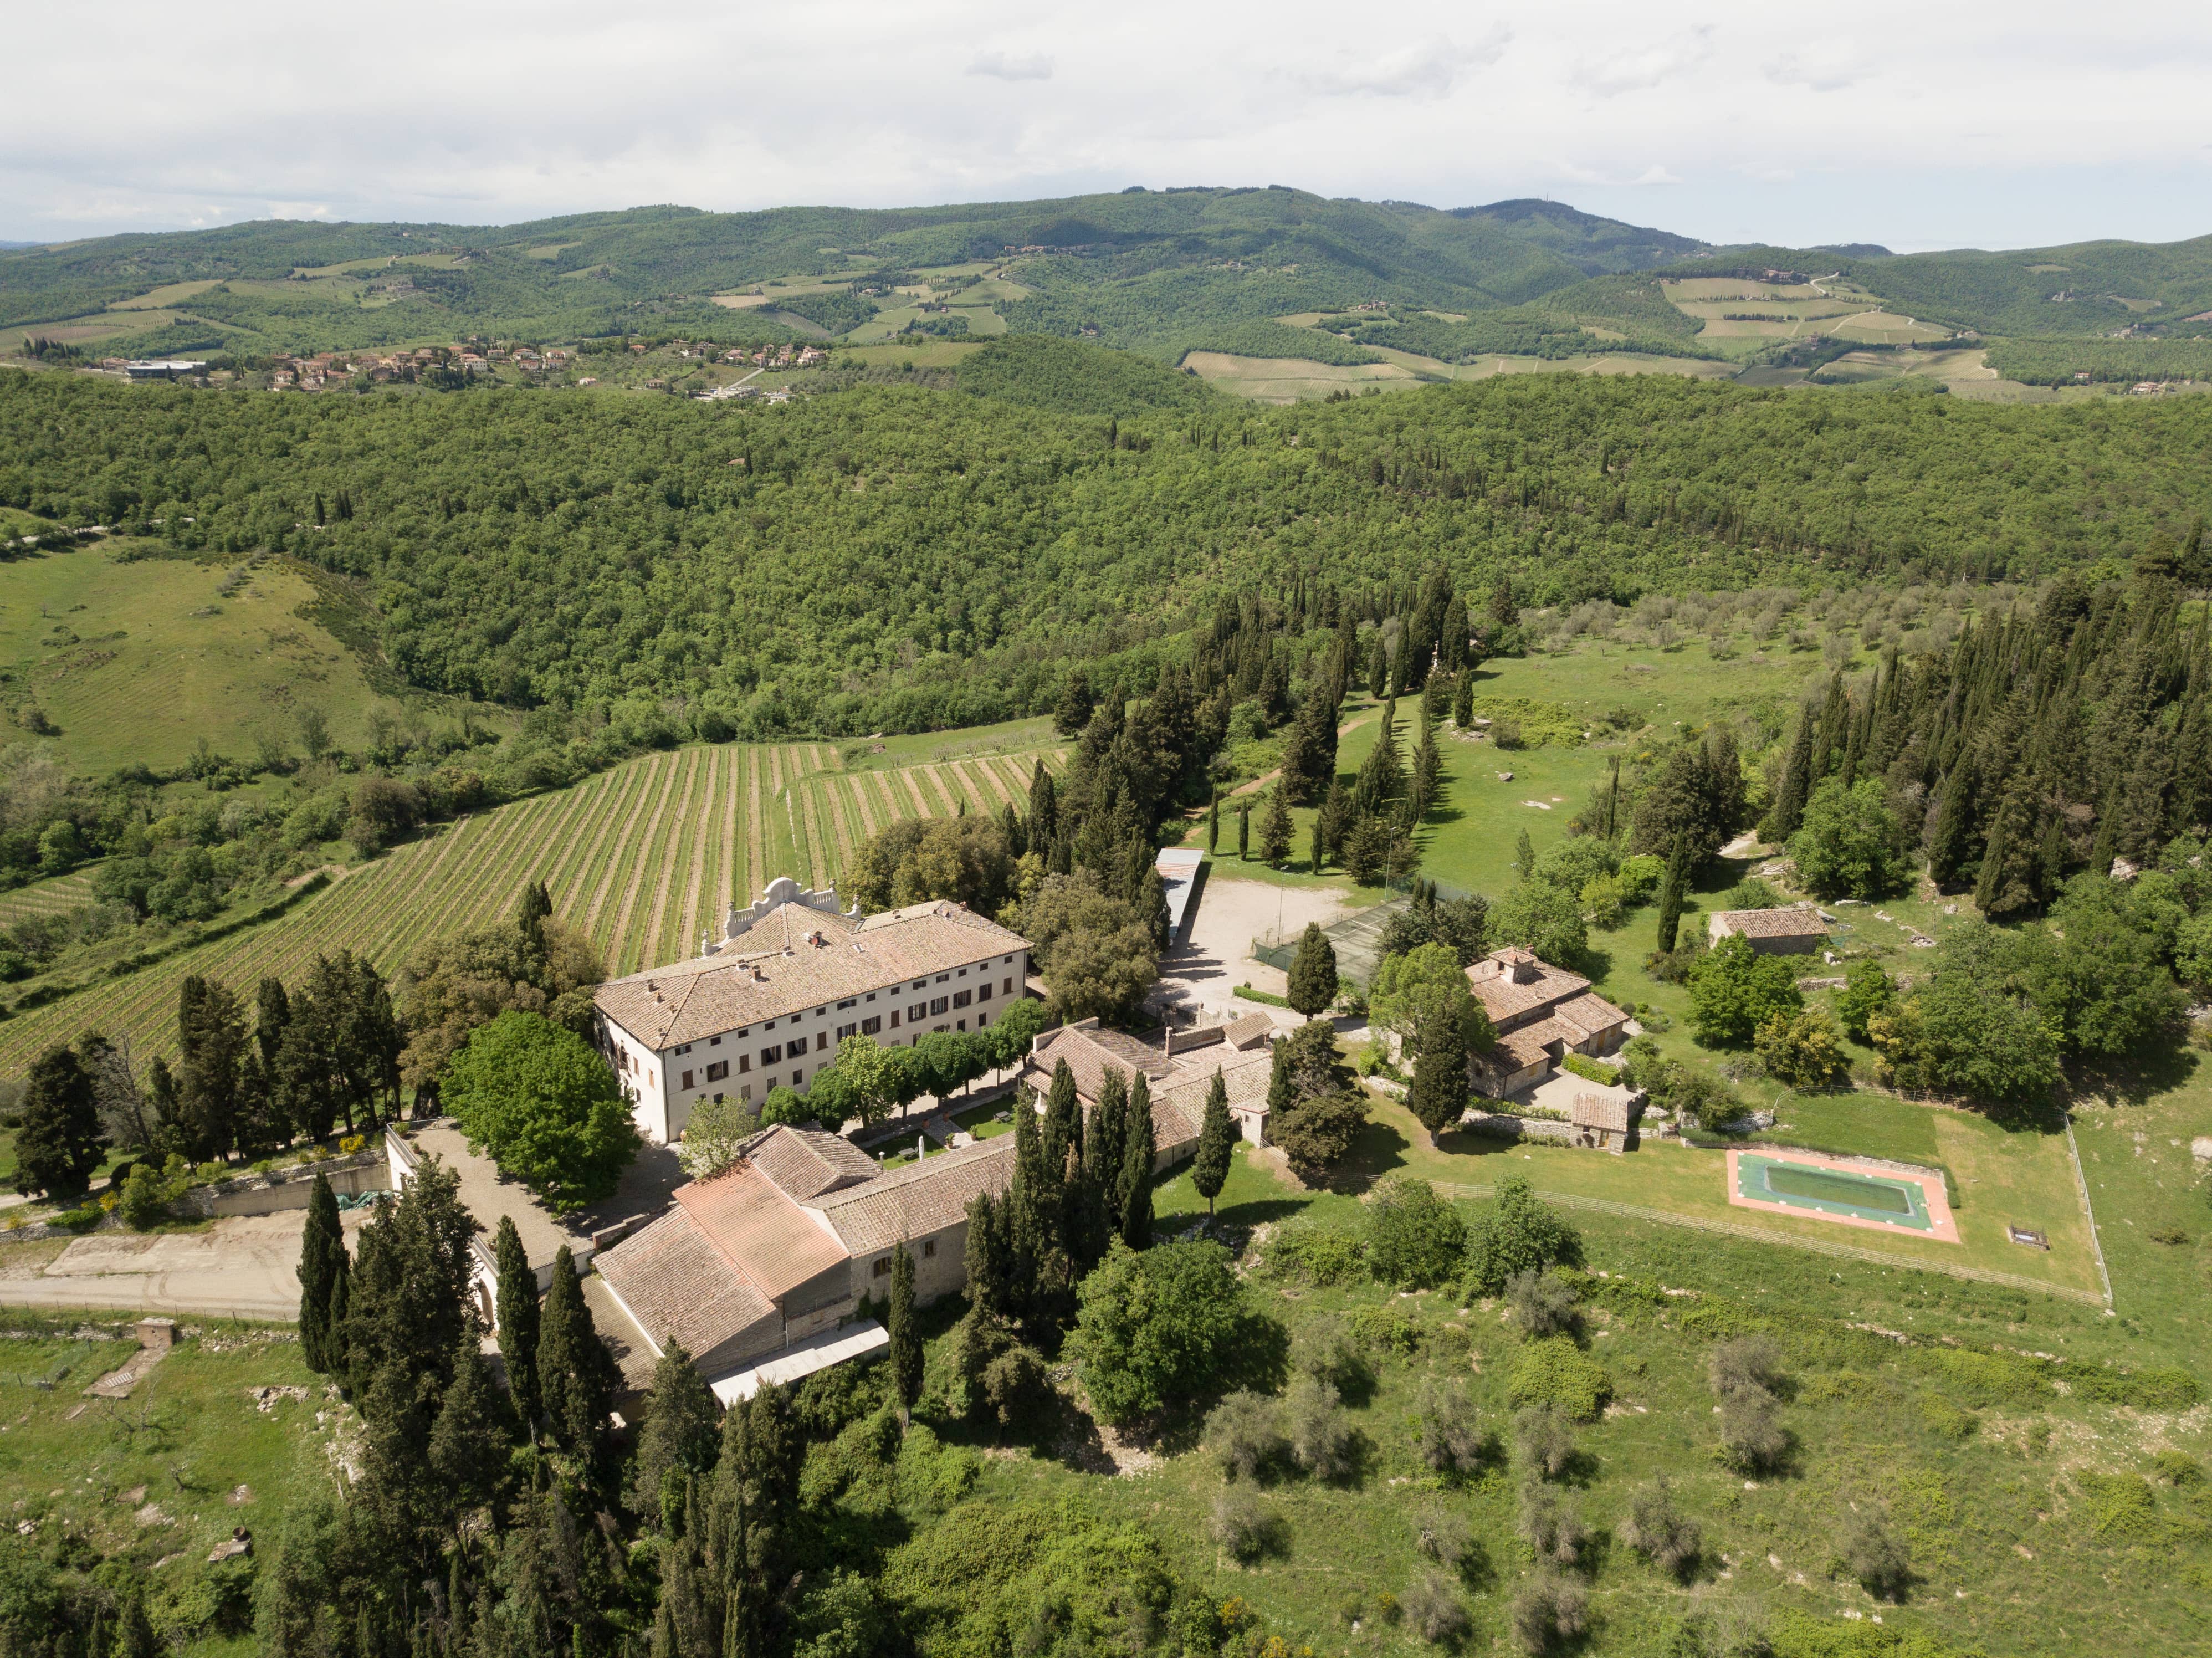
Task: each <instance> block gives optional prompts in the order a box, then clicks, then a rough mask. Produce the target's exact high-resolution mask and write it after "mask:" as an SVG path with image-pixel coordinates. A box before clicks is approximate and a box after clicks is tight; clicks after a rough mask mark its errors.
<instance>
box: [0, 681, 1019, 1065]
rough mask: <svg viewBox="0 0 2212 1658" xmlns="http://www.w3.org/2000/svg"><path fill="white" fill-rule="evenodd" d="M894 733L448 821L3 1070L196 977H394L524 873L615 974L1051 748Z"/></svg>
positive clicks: (645, 771)
mask: <svg viewBox="0 0 2212 1658" xmlns="http://www.w3.org/2000/svg"><path fill="white" fill-rule="evenodd" d="M1040 723H1042V722H1024V725H1023V726H1017V727H1011V728H1009V727H1000V728H996V729H997V730H999V731H1001V732H1016V733H1026V732H1031V731H1034V729H1035V728H1036V726H1037V725H1038V724H1040ZM990 741H991V739H990V738H989V737H988V736H987V734H986V733H983V732H962V733H957V734H955V735H954V736H953V737H952V738H951V739H949V740H947V739H938V740H937V742H938V745H937V746H936V747H934V748H933V747H932V746H930V744H931V739H927V738H919V739H902V754H901V756H900V759H899V761H898V762H896V763H892V764H889V765H885V766H883V767H879V768H873V769H862V770H858V771H853V772H848V771H846V770H845V769H844V768H843V767H842V763H841V760H842V756H840V755H839V753H838V751H837V750H836V746H835V745H834V744H827V743H794V744H781V745H778V746H768V747H756V746H750V745H747V744H724V745H719V746H708V745H700V746H694V747H690V748H684V749H677V750H669V751H667V752H665V753H659V754H653V755H648V756H645V757H643V758H641V759H638V760H634V761H631V762H629V763H627V764H625V765H623V766H621V767H618V768H616V769H614V770H612V771H610V772H606V773H604V774H601V775H599V776H598V777H594V778H592V779H590V780H586V781H585V782H583V783H580V784H579V785H577V786H575V787H574V788H571V789H566V790H562V791H560V792H558V793H552V794H545V795H540V796H538V797H537V798H536V799H530V800H525V801H520V802H518V803H516V804H515V805H510V806H504V807H501V808H499V809H498V810H495V811H488V812H483V813H481V814H478V815H477V816H476V817H467V818H464V819H462V820H460V821H459V822H457V823H452V824H448V825H445V826H443V827H442V828H441V829H438V830H437V831H435V832H434V833H431V834H428V835H424V836H423V837H422V839H420V840H417V841H411V842H409V843H408V844H406V845H404V846H402V847H398V848H396V849H395V850H393V851H392V852H391V853H388V854H386V856H384V857H382V858H380V859H376V860H375V861H374V862H372V863H369V864H367V865H362V866H360V867H358V868H356V870H354V871H353V872H351V873H349V874H348V875H347V876H346V877H345V878H343V879H342V880H340V881H338V882H337V883H336V884H334V885H333V886H332V887H331V888H330V890H327V891H325V892H324V893H321V894H319V896H316V897H314V898H312V899H310V900H308V901H307V902H305V903H303V904H301V906H300V907H299V908H296V909H295V910H293V911H291V912H289V914H286V915H284V916H283V917H282V918H281V919H279V920H276V921H272V922H270V923H268V924H266V925H264V926H259V927H255V928H252V929H249V930H248V931H246V932H241V933H238V934H235V935H234V936H233V937H231V938H225V939H221V940H218V941H216V942H215V943H213V944H208V945H206V946H204V947H203V948H201V949H198V950H188V951H185V953H183V954H181V955H179V956H176V957H172V958H170V959H169V960H167V961H165V962H162V963H157V964H156V965H155V966H153V967H149V968H147V969H143V970H141V971H140V972H137V973H135V974H132V975H130V976H128V977H126V978H123V979H119V980H117V981H113V982H112V983H108V984H104V985H100V986H98V987H94V988H92V989H89V990H86V991H82V992H80V993H77V994H76V995H74V996H70V997H67V998H65V999H63V1000H61V1001H58V1002H56V1003H53V1004H52V1005H49V1006H46V1007H44V1008H39V1009H35V1010H33V1011H29V1012H27V1013H24V1014H22V1015H21V1016H20V1017H16V1018H14V1019H10V1020H9V1021H7V1022H6V1023H4V1024H0V1075H17V1074H20V1073H21V1071H22V1070H23V1068H24V1067H25V1066H27V1064H28V1062H29V1060H30V1059H31V1058H32V1057H33V1055H34V1054H37V1053H38V1052H39V1051H40V1049H42V1048H45V1047H46V1045H47V1044H48V1043H51V1042H58V1041H69V1040H73V1039H74V1038H75V1037H76V1035H77V1034H78V1033H79V1032H80V1031H83V1030H87V1029H98V1030H100V1031H103V1032H105V1033H106V1035H109V1036H111V1037H115V1036H128V1037H129V1038H130V1040H131V1045H132V1047H133V1049H134V1050H135V1051H136V1052H137V1054H139V1055H140V1056H141V1058H142V1060H143V1059H149V1058H151V1057H152V1056H153V1055H154V1054H167V1053H169V1052H171V1051H172V1049H173V1042H174V1040H175V1031H174V1023H175V1013H176V996H177V986H178V983H179V981H180V980H181V979H182V978H183V977H184V976H185V975H187V974H195V973H197V974H203V975H209V976H211V977H214V978H217V979H221V980H223V981H226V982H228V983H231V984H234V985H238V986H250V985H251V984H252V983H254V982H256V981H258V980H260V979H261V978H264V977H265V976H270V975H274V976H276V977H279V978H282V979H284V980H286V981H293V980H295V979H296V978H297V977H298V975H300V974H301V971H302V970H303V969H305V968H306V967H307V963H309V962H310V961H312V960H313V957H314V956H315V955H316V954H317V953H318V952H323V953H330V952H334V951H336V950H341V949H349V950H355V951H356V952H358V953H360V954H362V955H365V956H366V957H368V959H369V960H371V961H372V962H374V963H375V964H376V965H377V967H378V968H379V969H381V970H383V971H384V972H386V973H387V974H388V973H391V972H392V971H394V970H396V969H398V967H399V966H400V965H401V964H402V963H404V962H405V961H406V959H407V957H408V955H409V953H410V951H412V950H414V948H415V947H416V945H417V944H421V943H422V942H423V941H425V940H426V939H428V938H434V937H435V936H437V935H439V934H441V933H445V932H453V931H456V930H458V929H460V928H464V927H469V926H481V925H483V924H484V923H486V922H488V921H489V920H492V919H494V918H495V917H498V916H501V915H504V914H507V913H508V912H509V911H510V910H511V909H512V908H513V903H514V900H515V898H516V896H517V895H518V894H519V893H520V891H521V889H522V885H523V884H524V883H525V882H526V881H529V880H533V879H535V880H544V882H546V884H548V886H549V887H550V889H551V891H552V896H553V904H554V909H555V912H556V914H558V915H560V916H562V918H563V919H565V920H568V921H570V922H571V923H573V924H574V925H577V926H582V927H583V928H584V929H585V930H586V932H589V933H590V935H591V936H592V938H593V939H594V940H595V941H596V942H597V943H598V944H599V946H600V948H601V949H602V950H604V951H605V958H606V961H607V964H608V968H609V970H610V972H611V973H616V974H621V973H629V972H633V971H635V970H636V969H639V968H641V967H647V966H650V965H652V964H653V963H657V962H666V961H675V960H680V959H682V958H684V957H690V956H692V955H696V953H697V951H698V948H699V941H700V938H701V935H702V933H704V932H707V931H708V930H709V929H710V928H712V927H714V926H718V925H719V923H720V920H721V916H722V911H723V908H724V907H725V906H726V905H727V904H728V903H729V902H731V901H732V899H733V898H735V899H739V900H742V901H743V902H750V901H751V899H752V897H753V896H755V895H756V894H757V893H758V891H759V890H760V889H761V888H762V887H763V885H764V884H766V883H767V882H768V881H769V880H771V879H773V878H775V877H776V876H779V875H789V876H791V877H793V878H794V879H796V880H799V881H800V882H802V883H804V884H807V885H809V886H816V887H820V886H826V885H828V884H830V883H831V882H832V881H834V880H836V878H837V877H838V875H839V873H840V872H841V871H842V867H843V865H844V862H845V860H846V859H847V858H848V856H849V855H850V853H851V852H852V851H853V849H854V847H856V846H857V845H858V844H859V843H860V841H862V840H863V839H865V838H866V836H868V835H872V834H873V833H875V832H876V831H877V830H878V829H881V828H883V827H884V825H886V824H888V823H892V822H895V821H896V820H897V819H899V818H902V817H951V815H953V813H954V812H955V811H957V810H958V809H959V808H960V807H961V806H962V805H965V806H966V808H967V810H969V811H971V812H974V811H988V812H991V813H994V814H995V813H996V812H997V811H999V810H1000V807H1001V806H1002V805H1005V804H1006V802H1007V801H1009V800H1012V799H1017V798H1022V799H1025V798H1026V796H1027V792H1028V788H1029V781H1030V768H1031V766H1032V764H1033V763H1034V761H1035V758H1036V753H1038V752H1050V753H1053V754H1054V755H1055V756H1057V755H1058V753H1059V750H1042V749H1033V750H1031V751H1030V752H1029V753H1023V752H1020V751H1018V750H1015V749H1012V748H1008V749H1006V750H1005V751H1000V752H993V751H991V750H990ZM1055 763H1058V761H1057V759H1055Z"/></svg>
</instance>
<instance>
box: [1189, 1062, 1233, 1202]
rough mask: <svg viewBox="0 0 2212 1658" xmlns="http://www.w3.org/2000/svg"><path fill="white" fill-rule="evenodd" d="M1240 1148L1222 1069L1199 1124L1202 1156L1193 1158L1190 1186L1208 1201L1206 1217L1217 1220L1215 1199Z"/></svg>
mask: <svg viewBox="0 0 2212 1658" xmlns="http://www.w3.org/2000/svg"><path fill="white" fill-rule="evenodd" d="M1236 1149H1237V1125H1236V1124H1235V1123H1234V1122H1232V1121H1231V1120H1230V1116H1229V1088H1228V1085H1227V1084H1225V1083H1224V1082H1223V1081H1222V1079H1221V1072H1220V1068H1219V1067H1218V1066H1217V1067H1215V1070H1214V1072H1213V1080H1212V1083H1210V1084H1208V1085H1207V1087H1206V1114H1205V1115H1204V1116H1203V1117H1201V1118H1200V1121H1199V1125H1198V1154H1197V1156H1195V1157H1193V1158H1192V1159H1191V1164H1190V1183H1191V1185H1192V1187H1194V1188H1195V1190H1196V1191H1197V1193H1198V1194H1199V1196H1200V1197H1202V1198H1204V1199H1206V1223H1207V1224H1208V1225H1209V1226H1210V1225H1211V1224H1212V1221H1213V1200H1214V1199H1216V1198H1217V1197H1218V1196H1220V1195H1221V1188H1222V1187H1223V1186H1224V1185H1225V1183H1226V1182H1227V1181H1228V1179H1229V1159H1230V1157H1231V1154H1232V1153H1233V1152H1234V1151H1236Z"/></svg>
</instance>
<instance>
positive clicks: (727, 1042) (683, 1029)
mask: <svg viewBox="0 0 2212 1658" xmlns="http://www.w3.org/2000/svg"><path fill="white" fill-rule="evenodd" d="M1029 950H1030V946H1029V942H1028V940H1026V939H1024V938H1021V937H1019V936H1018V934H1015V933H1012V932H1008V931H1007V930H1006V928H1005V927H1002V926H999V925H998V924H997V923H995V922H993V921H989V920H985V919H984V918H983V917H982V916H981V915H977V914H974V913H973V912H972V911H970V910H969V908H967V907H966V906H965V905H963V904H957V903H954V902H951V900H949V899H943V900H938V901H936V902H931V903H926V904H914V905H910V906H908V908H905V909H895V910H889V911H886V912H884V914H880V915H868V916H863V915H861V914H859V913H858V911H857V909H855V910H854V912H852V913H849V914H845V913H840V911H839V910H838V908H837V895H836V891H835V890H829V891H823V892H807V891H803V890H800V888H799V885H798V884H797V883H796V882H794V881H792V880H790V879H788V878H779V879H777V880H775V881H771V882H770V883H769V884H768V886H767V888H766V889H765V890H763V893H762V895H761V898H760V902H757V903H756V904H755V905H753V906H752V908H750V909H745V910H738V909H732V911H731V912H730V914H729V917H728V919H727V920H726V922H725V923H724V926H723V936H722V938H721V939H720V941H715V940H712V939H709V940H707V941H706V942H705V953H703V954H702V955H700V956H698V957H696V958H694V959H693V960H691V961H688V962H679V963H676V964H675V965H673V966H671V967H656V968H648V969H646V970H645V971H644V972H642V973H633V974H631V975H629V976H628V977H627V978H622V979H614V980H611V981H608V982H607V983H605V984H603V985H601V986H600V987H599V989H598V990H597V991H596V992H594V993H593V996H592V999H593V1002H594V1004H595V1005H596V1006H597V1009H598V1012H599V1045H600V1048H601V1050H602V1051H603V1052H604V1053H605V1054H606V1055H607V1057H608V1059H609V1060H610V1062H611V1063H612V1065H613V1066H614V1068H615V1072H616V1074H617V1077H618V1078H620V1079H621V1082H622V1086H623V1092H624V1093H626V1094H627V1095H629V1098H630V1101H631V1105H632V1108H633V1110H634V1111H635V1114H636V1117H637V1123H638V1127H639V1128H640V1129H641V1131H642V1132H643V1133H644V1134H645V1136H646V1138H647V1139H650V1140H653V1142H655V1143H656V1144H659V1145H668V1144H670V1143H671V1142H673V1141H674V1140H676V1139H679V1138H681V1137H682V1135H683V1133H684V1124H685V1123H686V1122H688V1121H690V1116H691V1110H692V1108H693V1107H694V1106H695V1105H696V1104H697V1103H698V1102H700V1101H701V1100H702V1099H707V1098H710V1097H711V1098H714V1099H717V1100H719V1099H723V1098H726V1097H728V1096H731V1095H734V1096H736V1097H737V1098H738V1099H740V1100H744V1101H748V1102H753V1103H754V1104H759V1103H762V1102H765V1101H766V1100H767V1098H768V1096H769V1090H772V1089H774V1088H775V1087H777V1086H778V1085H780V1084H789V1085H790V1086H791V1087H793V1088H794V1089H797V1090H799V1092H801V1093H804V1092H805V1090H806V1086H807V1083H808V1080H809V1079H810V1078H812V1077H813V1076H815V1075H816V1074H817V1073H818V1072H820V1071H821V1069H822V1068H823V1066H826V1065H828V1064H829V1062H830V1061H831V1060H833V1059H834V1058H836V1048H837V1044H838V1043H839V1042H842V1041H843V1040H844V1039H845V1038H846V1037H848V1036H852V1035H862V1036H873V1037H875V1038H876V1039H877V1040H878V1042H883V1043H884V1044H885V1045H886V1046H891V1047H903V1046H908V1045H910V1044H911V1043H913V1042H915V1041H918V1040H919V1039H920V1038H921V1037H922V1036H924V1035H927V1034H928V1033H929V1032H931V1031H933V1030H970V1029H973V1030H981V1029H985V1028H986V1027H987V1026H988V1025H989V1024H990V1023H991V1022H992V1021H993V1020H994V1018H996V1017H998V1016H999V1015H1000V1013H1002V1012H1004V1011H1005V1010H1006V1005H1007V1004H1008V1003H1009V1002H1011V1001H1012V999H1014V998H1015V997H1017V996H1018V995H1020V994H1021V993H1022V987H1023V986H1024V983H1025V982H1026V981H1027V979H1028V977H1029V970H1030V957H1029Z"/></svg>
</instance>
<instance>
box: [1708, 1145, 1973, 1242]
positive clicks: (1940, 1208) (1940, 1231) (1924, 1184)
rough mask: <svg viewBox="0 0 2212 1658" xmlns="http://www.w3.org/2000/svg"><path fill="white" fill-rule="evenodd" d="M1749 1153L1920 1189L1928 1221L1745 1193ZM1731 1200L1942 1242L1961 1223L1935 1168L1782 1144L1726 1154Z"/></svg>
mask: <svg viewBox="0 0 2212 1658" xmlns="http://www.w3.org/2000/svg"><path fill="white" fill-rule="evenodd" d="M1747 1157H1748V1158H1750V1159H1752V1160H1753V1163H1777V1164H1782V1165H1784V1166H1789V1165H1795V1166H1798V1167H1802V1168H1806V1169H1828V1170H1831V1171H1832V1172H1834V1173H1836V1174H1839V1175H1856V1176H1857V1177H1859V1178H1860V1179H1863V1180H1869V1181H1880V1182H1881V1183H1882V1184H1884V1185H1887V1186H1892V1187H1913V1188H1916V1189H1917V1191H1918V1192H1919V1194H1920V1204H1921V1207H1922V1209H1923V1212H1924V1213H1925V1214H1926V1217H1927V1219H1926V1221H1925V1223H1924V1224H1921V1223H1917V1222H1914V1221H1899V1220H1886V1219H1883V1218H1881V1217H1879V1216H1877V1215H1875V1214H1874V1213H1872V1212H1869V1211H1858V1212H1846V1210H1845V1209H1844V1208H1843V1207H1842V1206H1838V1205H1834V1204H1830V1203H1825V1202H1823V1201H1821V1200H1820V1199H1812V1198H1801V1199H1795V1200H1793V1201H1790V1202H1788V1203H1781V1202H1771V1201H1768V1200H1767V1199H1763V1198H1751V1197H1746V1196H1745V1195H1744V1189H1743V1181H1744V1169H1743V1163H1742V1160H1743V1159H1745V1158H1747ZM1728 1200H1729V1203H1730V1204H1732V1205H1733V1206H1735V1207H1736V1208H1739V1209H1758V1210H1763V1211H1765V1212H1766V1213H1768V1214H1773V1215H1789V1216H1792V1217H1795V1218H1799V1219H1811V1220H1824V1221H1832V1222H1834V1223H1835V1224H1838V1225H1841V1226H1858V1227H1863V1228H1866V1229H1868V1230H1873V1231H1879V1232H1889V1233H1892V1234H1896V1233H1905V1234H1909V1235H1910V1236H1915V1237H1924V1238H1934V1239H1936V1240H1937V1241H1938V1242H1943V1243H1957V1242H1960V1238H1959V1226H1958V1223H1957V1221H1956V1220H1954V1218H1953V1217H1952V1214H1951V1204H1950V1199H1949V1198H1948V1196H1947V1195H1946V1194H1945V1193H1944V1190H1943V1176H1942V1175H1941V1174H1939V1173H1936V1171H1935V1170H1933V1169H1930V1170H1928V1171H1926V1172H1924V1173H1915V1172H1908V1171H1907V1170H1906V1169H1905V1168H1904V1167H1902V1166H1901V1165H1898V1164H1893V1163H1870V1162H1866V1161H1863V1160H1861V1159H1858V1158H1855V1157H1827V1156H1825V1155H1823V1154H1822V1153H1820V1152H1817V1151H1794V1150H1793V1151H1789V1152H1787V1153H1786V1154H1784V1153H1781V1152H1779V1151H1775V1152H1765V1151H1739V1150H1735V1149H1734V1148H1731V1149H1730V1151H1729V1154H1728Z"/></svg>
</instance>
